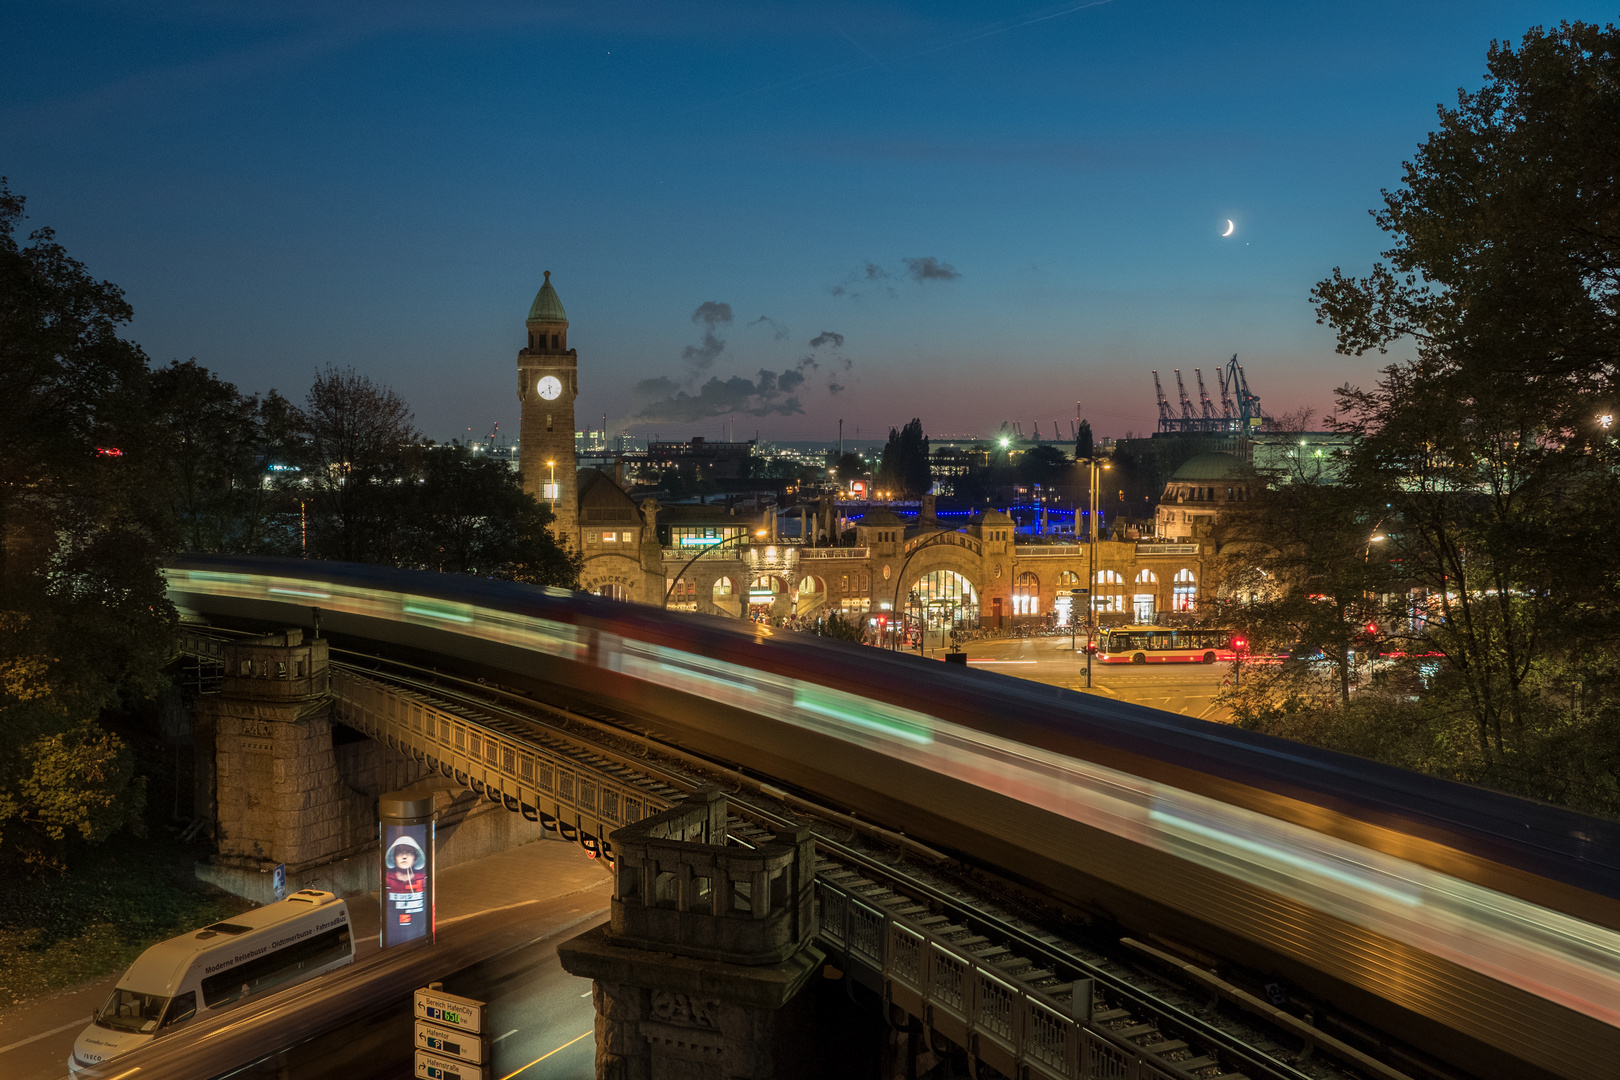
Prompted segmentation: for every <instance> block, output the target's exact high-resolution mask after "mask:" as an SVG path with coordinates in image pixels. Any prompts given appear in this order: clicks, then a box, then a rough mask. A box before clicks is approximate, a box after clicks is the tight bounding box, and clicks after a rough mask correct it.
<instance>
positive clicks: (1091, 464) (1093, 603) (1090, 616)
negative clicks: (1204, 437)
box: [1086, 457, 1113, 690]
mask: <svg viewBox="0 0 1620 1080" xmlns="http://www.w3.org/2000/svg"><path fill="white" fill-rule="evenodd" d="M1086 465H1087V466H1088V468H1089V469H1090V473H1091V517H1090V520H1089V522H1088V526H1089V528H1088V530H1087V531H1088V534H1089V537H1090V539H1089V542H1088V546H1087V550H1086V689H1087V690H1090V689H1091V655H1092V653H1091V641H1092V637H1093V632H1094V630H1095V629H1096V624H1097V599H1096V594H1097V482H1098V479H1099V474H1100V472H1101V470H1103V469H1111V468H1113V465H1111V464H1110V463H1109V462H1106V461H1099V460H1098V459H1097V458H1095V457H1090V458H1087V459H1086Z"/></svg>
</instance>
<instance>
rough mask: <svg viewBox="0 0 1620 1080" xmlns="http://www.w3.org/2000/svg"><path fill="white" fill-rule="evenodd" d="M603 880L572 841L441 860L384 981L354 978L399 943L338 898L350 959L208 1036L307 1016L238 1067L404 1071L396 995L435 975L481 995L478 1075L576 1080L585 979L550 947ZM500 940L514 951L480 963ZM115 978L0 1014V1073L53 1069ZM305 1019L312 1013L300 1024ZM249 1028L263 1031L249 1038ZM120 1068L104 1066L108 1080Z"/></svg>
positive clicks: (357, 1077)
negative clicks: (350, 936) (427, 918)
mask: <svg viewBox="0 0 1620 1080" xmlns="http://www.w3.org/2000/svg"><path fill="white" fill-rule="evenodd" d="M610 881H611V877H610V875H609V873H608V872H607V869H606V868H605V867H604V866H602V865H601V864H600V863H599V862H595V861H593V860H591V859H589V858H587V857H586V856H585V854H584V853H583V852H582V851H581V850H580V849H579V848H578V847H577V846H576V845H573V844H570V843H567V842H564V841H560V840H542V841H538V842H536V843H532V844H526V845H524V846H522V847H519V848H514V849H512V850H510V851H504V852H501V853H499V854H496V855H491V856H489V857H487V858H484V859H479V860H475V861H473V862H470V863H463V864H461V865H459V866H454V867H451V868H450V869H448V870H445V871H442V872H441V873H440V875H439V878H438V889H439V903H438V907H439V926H440V942H441V944H440V945H439V946H435V947H434V950H433V951H431V952H428V951H424V952H423V953H422V954H421V955H420V956H419V957H415V958H413V960H412V964H411V965H407V969H406V970H402V971H397V972H396V973H394V974H393V975H389V976H386V977H385V976H383V975H382V974H381V973H378V974H376V975H367V974H366V969H368V968H371V967H372V966H374V965H377V964H379V963H382V962H385V961H388V960H390V959H392V958H393V956H394V955H397V954H399V953H400V950H394V951H393V954H391V955H390V956H384V955H382V954H379V953H378V951H377V939H376V927H377V907H376V899H375V896H374V895H373V896H365V895H362V896H359V897H353V898H350V899H349V901H348V903H349V910H350V917H351V919H352V920H353V923H354V927H355V963H354V964H353V965H351V966H350V967H347V968H343V969H340V971H338V972H334V973H332V974H331V975H328V976H323V977H322V978H320V979H317V980H313V981H312V982H311V983H306V984H303V985H302V986H301V987H297V988H293V989H291V990H287V991H283V992H281V993H276V994H271V995H268V996H267V998H266V1000H265V1001H264V1002H263V1003H262V1004H261V1005H258V1006H253V1007H249V1008H244V1009H242V1010H239V1011H233V1012H231V1013H229V1014H227V1015H226V1016H223V1017H221V1018H220V1021H219V1023H220V1024H221V1025H223V1026H226V1027H228V1028H230V1029H232V1030H231V1031H230V1032H228V1033H227V1032H223V1031H222V1032H220V1033H218V1034H216V1035H211V1036H210V1039H209V1042H211V1043H212V1042H225V1041H230V1042H233V1043H235V1044H236V1045H238V1046H244V1047H252V1046H254V1045H258V1046H262V1047H264V1049H261V1050H259V1051H258V1053H265V1052H267V1050H269V1049H274V1048H275V1042H274V1041H273V1040H275V1038H276V1035H275V1032H274V1030H273V1029H274V1028H275V1026H276V1025H277V1024H278V1023H279V1024H284V1025H299V1024H305V1023H306V1022H308V1023H309V1024H310V1027H311V1030H315V1031H317V1033H316V1034H315V1037H314V1038H312V1039H309V1040H308V1041H306V1042H303V1043H302V1044H301V1045H299V1046H298V1047H296V1048H294V1049H293V1050H291V1051H288V1052H286V1053H280V1054H275V1055H273V1056H271V1057H270V1058H268V1059H266V1060H265V1061H263V1062H261V1063H260V1064H259V1065H257V1066H255V1067H254V1068H252V1069H250V1070H248V1071H246V1072H243V1073H241V1074H239V1075H241V1076H243V1077H248V1076H264V1077H276V1078H277V1080H306V1078H307V1080H317V1078H327V1077H330V1078H333V1080H362V1078H366V1080H369V1078H372V1077H380V1078H387V1077H392V1076H398V1077H404V1076H406V1075H408V1074H409V1071H410V1065H409V1062H410V1057H411V1055H410V1046H411V1025H410V1020H409V1017H408V1015H407V1012H406V1010H408V1008H409V996H408V994H409V990H410V989H411V988H414V987H415V986H420V985H422V984H423V983H426V982H429V981H432V980H443V981H444V983H445V989H447V990H449V991H451V992H452V993H462V994H465V995H467V996H469V997H476V998H480V999H481V1000H485V1001H488V1002H490V1003H491V1006H492V1010H493V1012H492V1016H493V1020H492V1025H493V1028H494V1031H493V1035H492V1038H494V1039H497V1040H499V1041H497V1042H496V1043H495V1046H494V1050H495V1066H496V1068H497V1069H498V1070H500V1071H492V1072H491V1074H490V1075H491V1077H492V1078H493V1080H501V1078H503V1077H506V1076H507V1075H508V1074H513V1076H514V1080H556V1078H561V1077H582V1078H583V1077H589V1076H591V1075H592V1073H593V1059H594V1052H595V1040H594V1039H592V1038H591V1037H589V1035H587V1036H586V1037H585V1038H583V1039H577V1037H578V1036H580V1035H581V1034H583V1033H587V1032H589V1031H590V1030H591V1028H592V1024H593V1021H594V1016H595V1013H594V1009H593V1007H592V1004H591V1000H590V996H589V994H590V982H589V981H588V980H582V979H575V978H574V977H573V976H571V975H568V974H566V973H565V972H564V971H563V970H562V968H561V967H560V966H559V964H558V962H557V952H556V947H557V944H558V942H560V941H564V940H566V939H567V938H569V937H571V936H573V935H574V934H577V933H582V932H583V931H584V930H585V929H586V928H587V927H589V926H591V925H593V924H594V923H595V922H597V921H600V919H601V918H603V917H605V915H606V909H607V898H608V895H609V893H610V891H611V890H610ZM458 941H459V942H461V943H462V944H461V945H458V944H457V943H458ZM513 947H516V951H511V952H505V953H504V955H502V956H500V957H499V958H497V959H495V960H489V959H487V958H488V957H490V956H491V955H493V954H495V953H497V952H503V951H504V950H508V949H512V948H513ZM452 952H454V954H455V955H451V953H452ZM436 954H437V955H436ZM412 968H414V970H413V969H412ZM116 981H117V977H116V976H114V977H111V978H108V979H103V980H98V981H97V982H95V983H92V984H89V985H88V986H85V987H80V988H78V989H76V990H73V991H69V992H66V993H63V994H58V995H55V996H53V997H51V998H49V999H46V1000H43V1001H39V1002H34V1003H30V1004H28V1005H25V1006H21V1007H18V1008H16V1009H11V1010H7V1012H6V1013H5V1014H4V1015H3V1016H0V1078H4V1080H57V1078H60V1077H64V1076H65V1075H66V1073H67V1069H66V1062H67V1056H68V1052H69V1051H70V1050H71V1049H72V1047H73V1041H74V1039H76V1038H77V1037H78V1034H79V1032H80V1031H82V1030H83V1029H84V1026H85V1025H86V1024H87V1023H88V1022H89V1018H90V1013H91V1011H92V1010H93V1009H95V1008H96V1007H97V1006H99V1005H100V1004H101V1003H102V1001H103V1000H105V998H106V996H107V993H108V991H109V989H110V987H111V986H112V985H113V984H114V983H116ZM395 982H397V983H398V984H399V987H400V988H401V989H400V992H398V993H393V996H392V997H391V998H390V997H389V996H388V994H387V993H381V994H380V996H379V998H378V1000H379V1002H380V1005H379V1007H378V1008H375V1009H372V1010H371V1011H370V1012H369V1013H368V1014H367V1015H365V1016H361V1017H357V1018H355V1019H354V1020H353V1021H352V1022H351V1023H349V1024H348V1025H347V1026H345V1027H344V1028H342V1029H341V1030H339V1031H337V1032H324V1030H320V1029H321V1025H320V1024H319V1022H318V1017H319V1015H320V1014H321V1013H322V1012H323V1011H330V1010H331V1009H332V1008H333V1007H334V1003H336V1007H338V1008H342V1007H343V1003H344V1002H345V1001H347V1000H352V999H353V997H354V996H355V995H357V994H361V993H370V992H372V991H373V990H379V988H381V989H386V987H383V984H384V983H387V984H388V985H390V986H391V985H392V984H393V983H395ZM323 983H330V984H333V985H335V986H336V991H337V992H336V993H335V994H323V993H322V992H321V991H322V990H323V987H322V986H321V985H320V984H323ZM304 991H310V992H309V993H305V992H304ZM401 1001H403V1002H404V1006H403V1007H401V1005H400V1002H401ZM312 1016H313V1017H315V1018H316V1020H315V1021H313V1022H311V1021H310V1017H312ZM267 1020H268V1021H269V1022H267ZM254 1028H258V1029H260V1030H261V1032H263V1034H262V1035H259V1036H255V1035H253V1034H252V1031H251V1029H254ZM176 1034H177V1035H179V1033H178V1032H177V1033H176ZM503 1036H504V1037H503ZM576 1039H577V1041H576ZM255 1040H257V1041H255ZM162 1041H163V1040H160V1042H162ZM252 1053H253V1051H252V1050H251V1049H250V1050H248V1051H244V1054H245V1055H246V1056H247V1057H248V1058H251V1056H252ZM546 1055H550V1056H546ZM118 1060H119V1059H114V1061H115V1062H116V1061H118ZM235 1060H236V1061H237V1062H241V1061H243V1058H242V1057H238V1058H236V1059H235ZM109 1064H112V1062H109ZM186 1064H187V1065H188V1066H189V1065H190V1064H192V1063H190V1062H188V1063H186ZM177 1067H178V1066H177ZM120 1071H122V1070H121V1068H120V1069H113V1070H110V1072H109V1075H111V1073H116V1072H120Z"/></svg>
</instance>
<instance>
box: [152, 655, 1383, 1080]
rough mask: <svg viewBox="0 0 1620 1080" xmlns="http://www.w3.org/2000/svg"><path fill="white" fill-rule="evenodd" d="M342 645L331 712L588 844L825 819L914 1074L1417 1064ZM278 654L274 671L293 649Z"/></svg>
mask: <svg viewBox="0 0 1620 1080" xmlns="http://www.w3.org/2000/svg"><path fill="white" fill-rule="evenodd" d="M255 647H256V648H260V649H262V648H263V646H255ZM182 649H183V650H184V651H185V652H186V653H187V654H188V655H190V656H192V657H194V658H196V659H197V660H199V661H203V662H207V663H212V664H215V665H219V666H224V665H226V664H228V663H235V662H236V661H235V660H234V656H235V655H236V653H237V652H238V651H240V647H237V648H233V647H232V646H231V645H230V644H228V643H226V642H223V641H221V640H220V639H219V638H217V637H215V636H213V634H211V633H208V632H200V631H197V630H188V631H186V632H185V633H184V634H183V635H182ZM333 651H334V652H335V653H337V654H339V655H341V656H343V657H344V661H343V662H335V663H333V664H332V666H331V669H330V679H329V694H330V700H331V707H332V714H333V719H335V720H337V721H340V722H341V723H343V724H345V725H347V726H348V727H350V728H352V729H354V730H356V731H359V732H362V733H364V734H365V735H367V736H369V737H371V738H372V739H374V740H376V741H377V742H379V743H381V744H383V745H386V746H387V747H389V748H391V749H393V750H395V751H397V752H398V753H400V754H402V755H404V756H406V757H407V758H409V759H411V760H413V761H415V762H418V763H420V764H421V765H422V766H424V767H425V768H426V769H427V770H428V771H430V772H431V773H435V774H437V775H439V776H441V777H443V778H444V779H445V780H446V781H448V782H450V783H453V784H454V785H456V786H458V787H464V788H468V789H470V790H472V791H474V792H476V793H477V795H478V796H479V798H481V799H483V800H487V801H488V802H489V803H491V804H494V805H496V806H500V807H502V808H504V809H505V810H507V811H509V812H510V813H512V814H515V815H521V816H522V817H523V818H525V819H527V820H529V821H536V822H539V823H541V824H542V825H544V826H545V827H546V828H547V829H549V830H552V831H554V832H555V833H556V834H557V835H560V836H561V837H563V838H565V839H567V840H569V841H571V842H573V843H576V844H577V845H579V847H580V848H581V849H582V851H583V852H584V853H585V854H587V855H589V856H591V857H602V858H605V859H607V860H608V861H609V862H610V863H611V862H612V861H613V859H614V856H615V851H614V847H613V842H612V835H613V833H614V832H615V831H616V830H618V829H621V828H624V827H625V826H628V825H633V824H635V823H636V822H638V821H642V820H645V819H648V818H652V817H654V816H656V815H659V814H663V813H666V812H668V811H670V810H671V809H672V808H675V807H678V806H679V805H681V803H682V801H683V800H684V799H686V798H688V797H689V796H691V795H692V793H693V792H695V791H698V790H699V789H700V788H701V787H703V786H704V785H713V784H722V785H724V786H725V787H726V788H727V790H728V792H729V793H730V794H729V806H728V808H729V811H730V813H729V814H728V823H727V824H728V828H727V834H728V836H727V842H728V843H729V844H731V845H734V846H736V847H738V848H741V849H745V850H746V849H751V848H753V847H756V846H758V845H761V844H766V843H769V842H770V840H771V838H772V837H773V836H774V835H775V834H777V833H778V832H780V831H781V830H783V829H789V828H792V827H795V826H797V825H799V824H801V823H807V824H809V825H810V827H811V829H812V830H813V833H814V836H815V843H816V849H817V854H818V860H817V864H816V868H815V899H816V909H817V914H818V916H819V918H818V921H817V929H816V933H815V942H816V945H817V946H818V947H819V948H820V950H821V951H822V952H823V953H824V954H825V955H826V956H827V957H828V960H829V963H830V965H831V967H830V969H829V971H830V973H837V974H839V975H841V976H842V977H843V978H844V979H845V980H846V981H847V982H848V984H849V986H848V995H849V998H850V1000H851V1001H852V1002H859V1003H860V1004H861V1005H862V1006H863V1007H864V1008H865V1009H867V1010H869V1011H871V1012H875V1013H877V1014H879V1015H882V1017H883V1019H884V1020H885V1021H886V1022H887V1023H888V1024H889V1025H891V1027H892V1030H893V1035H892V1036H891V1038H890V1043H891V1045H890V1046H889V1048H888V1050H887V1054H888V1057H889V1058H890V1059H891V1060H893V1061H896V1062H898V1063H899V1064H898V1066H897V1067H898V1069H899V1070H900V1071H899V1072H898V1073H897V1075H915V1074H916V1072H915V1070H916V1066H917V1062H918V1061H919V1059H920V1060H921V1061H922V1063H923V1064H925V1065H926V1064H929V1063H933V1062H941V1063H944V1067H945V1068H946V1069H947V1070H948V1069H949V1068H950V1067H951V1065H950V1063H951V1062H955V1063H956V1064H957V1066H958V1067H960V1068H961V1069H963V1070H964V1073H963V1074H964V1075H976V1074H977V1075H987V1074H986V1073H984V1072H983V1069H981V1065H982V1066H983V1067H984V1068H985V1069H989V1070H993V1071H994V1073H999V1074H1000V1075H1003V1076H1008V1077H1014V1076H1016V1077H1052V1078H1059V1077H1083V1076H1084V1077H1089V1076H1099V1077H1112V1076H1119V1077H1140V1078H1142V1080H1218V1078H1228V1080H1237V1078H1241V1077H1251V1078H1261V1077H1265V1078H1276V1080H1284V1078H1286V1080H1302V1078H1305V1077H1315V1078H1323V1077H1340V1076H1344V1077H1350V1076H1360V1077H1378V1078H1382V1080H1398V1078H1399V1077H1401V1076H1403V1075H1406V1074H1405V1073H1403V1072H1401V1071H1400V1070H1399V1069H1396V1068H1394V1067H1392V1066H1390V1065H1388V1064H1385V1063H1384V1062H1381V1061H1378V1060H1376V1059H1374V1058H1372V1057H1370V1056H1368V1055H1366V1054H1364V1053H1362V1052H1361V1051H1359V1050H1357V1049H1356V1048H1354V1047H1352V1046H1351V1045H1350V1044H1349V1043H1347V1042H1345V1041H1343V1040H1341V1039H1339V1038H1336V1037H1335V1036H1334V1034H1333V1033H1332V1032H1331V1031H1329V1030H1326V1029H1324V1028H1318V1027H1315V1026H1312V1025H1310V1024H1308V1023H1305V1022H1303V1021H1301V1020H1300V1019H1298V1018H1297V1017H1294V1016H1292V1015H1290V1014H1288V1013H1286V1012H1284V1011H1282V1010H1279V1009H1277V1008H1276V1007H1275V1006H1273V1005H1271V1004H1270V1003H1269V1002H1266V1001H1264V1000H1261V999H1260V998H1259V997H1257V996H1255V995H1254V994H1251V993H1248V992H1246V991H1245V990H1243V989H1242V988H1240V987H1238V986H1236V985H1233V984H1232V983H1230V982H1227V981H1226V980H1224V979H1221V978H1218V977H1216V976H1214V975H1212V974H1211V973H1210V972H1208V971H1204V970H1201V969H1198V968H1196V967H1193V968H1191V969H1190V970H1183V967H1184V966H1185V965H1186V958H1185V957H1182V956H1177V955H1175V954H1174V953H1173V952H1167V951H1166V948H1165V947H1163V946H1162V945H1161V946H1160V947H1154V946H1149V945H1143V944H1139V943H1135V942H1130V941H1128V940H1127V941H1126V942H1125V943H1124V944H1123V945H1121V944H1120V943H1119V942H1117V941H1108V940H1106V939H1105V940H1098V937H1097V935H1095V934H1090V935H1079V936H1077V935H1075V934H1073V933H1069V934H1067V935H1065V934H1064V933H1063V931H1064V930H1065V929H1067V930H1070V931H1072V930H1074V929H1075V924H1073V923H1072V922H1066V921H1065V920H1064V919H1063V918H1061V916H1059V915H1057V914H1056V913H1055V912H1054V911H1053V910H1052V909H1051V908H1050V907H1049V906H1046V905H1044V904H1043V902H1042V900H1041V898H1034V897H1029V896H1026V895H1022V894H1020V893H1019V891H1018V890H1017V889H1016V888H1015V887H1013V886H1011V885H1010V884H1009V883H1007V882H1004V881H1000V880H997V879H995V878H994V877H993V876H990V875H987V874H985V873H984V872H983V871H982V870H974V869H972V868H967V867H963V866H962V865H961V864H960V863H959V862H958V861H957V860H955V859H952V858H950V857H948V856H946V855H945V854H943V853H940V852H936V851H933V850H931V849H929V848H927V847H925V846H924V845H921V844H918V843H916V842H915V841H911V840H908V839H907V838H905V837H903V836H900V835H898V834H895V833H892V832H889V831H888V830H885V829H883V828H881V827H880V826H877V825H874V824H871V823H867V822H863V821H860V820H857V819H855V818H852V817H850V816H849V815H847V814H844V813H842V812H840V811H838V810H837V809H835V808H831V807H827V806H824V805H820V804H818V803H816V802H814V801H812V800H810V799H806V798H803V797H799V796H796V795H793V794H790V793H789V792H787V791H785V790H783V789H782V788H781V787H779V786H777V785H775V784H772V783H771V782H770V781H769V780H768V779H760V778H757V777H753V776H748V775H745V774H743V773H741V772H738V771H736V770H734V769H731V768H729V767H727V766H726V765H724V764H720V763H716V762H713V761H708V760H705V759H702V758H699V757H697V756H694V755H692V754H688V753H685V752H683V751H681V750H679V749H678V748H676V747H673V746H670V745H668V744H667V743H664V742H661V741H659V740H657V739H654V738H652V737H649V736H648V735H646V734H643V733H640V732H637V731H635V730H633V729H632V728H629V727H626V726H623V725H621V724H616V723H614V722H613V718H611V717H604V716H586V715H584V714H582V713H580V712H578V711H573V710H569V709H566V708H561V707H558V706H553V705H547V704H545V703H543V702H539V701H536V700H534V698H533V697H532V696H530V695H528V694H524V693H519V692H515V691H512V690H506V689H501V688H498V687H491V686H488V685H480V684H479V683H477V682H474V681H472V680H466V679H458V678H456V677H454V676H450V675H447V674H445V673H440V672H431V671H424V670H421V669H419V668H415V667H413V666H411V665H408V664H403V663H401V662H399V661H395V660H390V659H388V658H385V657H381V656H364V655H358V654H355V653H350V652H346V651H344V650H340V649H334V650H333ZM263 663H264V665H265V666H264V671H265V673H266V674H267V675H269V674H271V673H273V672H274V671H275V670H276V669H275V666H274V665H275V664H276V663H278V661H275V660H273V659H272V660H266V661H263ZM288 670H290V668H289V669H288ZM243 685H246V684H243ZM1043 916H1044V917H1043ZM1054 928H1055V929H1057V930H1058V931H1059V932H1058V933H1054V932H1052V931H1053V929H1054ZM1171 948H1173V946H1171ZM1318 1051H1320V1052H1321V1053H1317V1052H1318ZM908 1068H909V1070H910V1071H907V1070H908Z"/></svg>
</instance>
